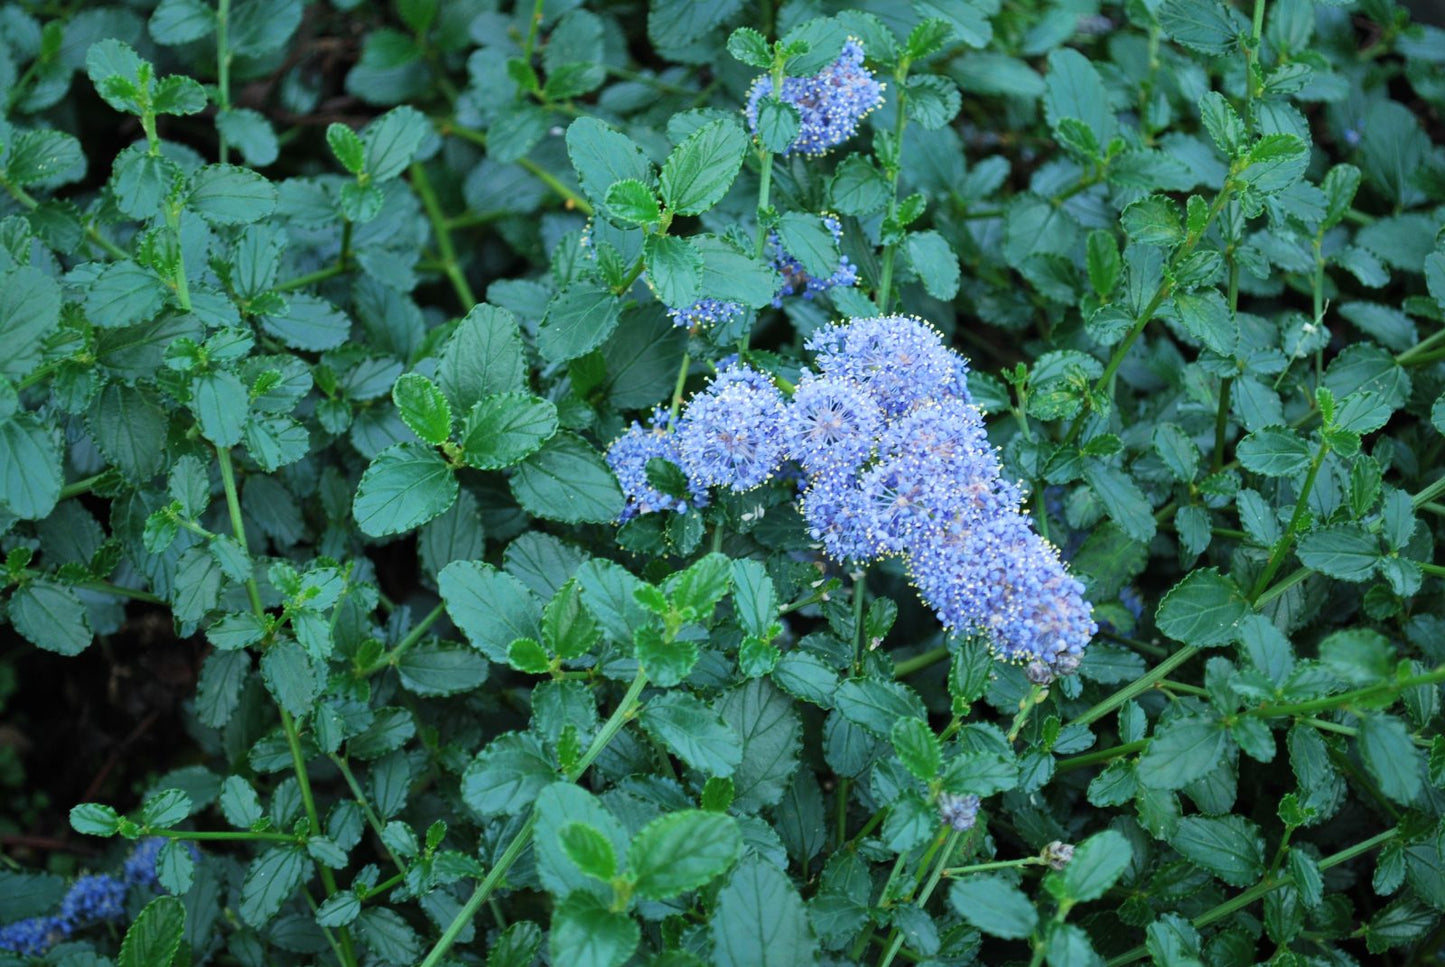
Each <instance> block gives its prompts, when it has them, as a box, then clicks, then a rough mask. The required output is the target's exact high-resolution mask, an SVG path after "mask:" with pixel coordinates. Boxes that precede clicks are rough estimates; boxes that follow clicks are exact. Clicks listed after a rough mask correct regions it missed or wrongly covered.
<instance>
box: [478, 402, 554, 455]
mask: <svg viewBox="0 0 1445 967" xmlns="http://www.w3.org/2000/svg"><path fill="white" fill-rule="evenodd" d="M556 432H557V407H556V406H554V405H553V404H552V403H551V402H549V401H547V400H544V399H539V398H538V397H535V396H529V395H527V394H525V393H502V394H497V395H491V396H484V397H482V398H481V399H479V400H478V401H477V402H476V404H475V405H474V406H473V407H472V409H471V412H469V413H468V414H467V418H466V422H465V424H464V425H463V427H462V433H461V447H462V459H463V460H464V461H466V463H467V465H468V466H471V467H476V468H478V469H480V470H499V469H501V468H502V467H510V466H512V465H513V464H515V463H517V462H518V461H520V460H522V459H524V458H525V457H527V456H529V455H530V454H533V453H535V452H536V451H537V449H538V448H539V447H541V446H542V444H544V443H546V442H547V441H548V440H550V439H551V438H552V436H553V435H554V434H556Z"/></svg>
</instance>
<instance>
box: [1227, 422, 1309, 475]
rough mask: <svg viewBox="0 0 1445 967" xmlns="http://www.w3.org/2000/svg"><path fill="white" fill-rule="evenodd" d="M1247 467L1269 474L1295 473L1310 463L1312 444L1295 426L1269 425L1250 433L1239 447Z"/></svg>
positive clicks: (1247, 468)
mask: <svg viewBox="0 0 1445 967" xmlns="http://www.w3.org/2000/svg"><path fill="white" fill-rule="evenodd" d="M1235 453H1236V455H1237V456H1238V457H1239V462H1240V464H1241V465H1243V467H1244V468H1245V469H1246V470H1249V471H1251V472H1252V473H1257V474H1262V475H1264V476H1266V477H1292V476H1294V475H1295V474H1297V473H1299V472H1301V471H1302V470H1304V469H1305V468H1306V467H1308V466H1309V464H1310V457H1311V453H1310V448H1309V444H1307V443H1306V442H1305V441H1304V440H1303V439H1301V438H1300V435H1299V434H1298V433H1296V432H1295V431H1294V430H1291V429H1290V428H1288V427H1283V426H1274V427H1265V428H1264V429H1261V430H1256V431H1254V432H1253V433H1251V434H1249V435H1248V436H1247V437H1245V438H1244V439H1243V440H1240V441H1239V445H1238V446H1237V447H1236V448H1235Z"/></svg>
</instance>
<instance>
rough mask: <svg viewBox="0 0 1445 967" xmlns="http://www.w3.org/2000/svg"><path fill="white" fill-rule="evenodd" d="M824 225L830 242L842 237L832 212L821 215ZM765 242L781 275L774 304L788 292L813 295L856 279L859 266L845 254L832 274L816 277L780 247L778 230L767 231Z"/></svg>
mask: <svg viewBox="0 0 1445 967" xmlns="http://www.w3.org/2000/svg"><path fill="white" fill-rule="evenodd" d="M823 227H824V228H826V229H827V230H828V231H829V232H831V233H832V235H833V242H834V244H837V243H839V242H842V241H843V225H842V223H841V222H839V221H838V219H837V218H835V217H834V216H832V215H824V216H823ZM768 243H769V245H770V246H771V248H772V250H773V268H774V269H776V270H777V272H778V274H779V275H781V276H782V277H783V287H782V288H781V289H779V290H778V294H777V295H775V296H773V306H774V308H779V309H781V308H782V306H783V297H784V296H790V295H801V296H802V297H803V298H804V299H812V298H813V296H815V295H817V294H818V293H819V292H826V291H827V290H829V289H831V288H834V287H835V286H850V285H857V283H858V270H857V269H856V268H854V267H853V263H852V262H850V261H848V256H846V255H840V256H838V267H837V268H836V269H834V270H833V274H832V275H830V276H828V277H827V278H818V277H817V276H812V275H809V274H808V270H807V269H805V268H803V263H802V262H799V261H798V260H797V259H796V258H794V257H793V256H792V255H790V254H789V253H788V252H787V250H786V249H784V248H783V243H782V241H781V240H780V239H779V238H778V233H777V232H770V233H769V234H768Z"/></svg>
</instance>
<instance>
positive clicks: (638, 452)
mask: <svg viewBox="0 0 1445 967" xmlns="http://www.w3.org/2000/svg"><path fill="white" fill-rule="evenodd" d="M672 429H673V427H672V417H671V414H669V413H668V411H667V410H666V408H664V407H658V408H657V410H656V411H655V412H654V413H653V414H652V425H651V426H648V427H644V426H643V425H642V424H641V423H636V422H634V423H633V424H632V426H630V427H628V429H627V432H626V433H624V434H622V436H620V437H618V438H617V439H616V440H614V441H612V446H610V447H608V448H607V465H608V466H609V467H611V468H612V473H613V474H614V475H615V476H616V477H617V482H618V483H619V484H621V486H622V492H623V493H625V494H627V498H628V499H627V506H626V507H625V508H624V509H623V511H622V517H621V520H623V521H628V520H631V519H632V518H634V517H636V516H637V515H638V514H650V513H653V512H655V511H662V510H675V511H677V512H678V513H682V514H685V513H687V510H688V507H689V506H692V507H706V506H707V487H706V486H705V485H704V484H702V483H700V482H697V481H695V480H692V479H691V478H689V481H688V492H689V495H690V496H691V498H692V499H691V501H688V500H683V499H681V498H679V497H674V496H672V495H671V494H666V493H663V492H662V491H661V490H658V489H657V488H656V487H654V486H653V485H652V482H651V481H649V480H648V479H647V465H648V463H649V462H651V461H653V460H666V461H667V462H669V463H672V464H676V465H678V466H681V465H682V453H681V451H680V450H679V449H678V436H677V434H675V433H673V432H672Z"/></svg>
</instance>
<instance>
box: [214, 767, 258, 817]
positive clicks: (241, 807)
mask: <svg viewBox="0 0 1445 967" xmlns="http://www.w3.org/2000/svg"><path fill="white" fill-rule="evenodd" d="M219 804H220V807H221V814H222V815H223V816H225V817H226V822H228V823H230V824H231V825H232V826H234V827H236V828H237V829H250V828H251V827H252V826H254V825H256V824H257V823H258V822H260V821H261V816H262V815H263V813H262V811H261V800H260V798H259V797H258V796H257V795H256V790H255V789H253V788H252V787H251V784H250V783H249V782H247V781H246V780H245V779H243V778H241V777H240V776H227V777H226V779H225V781H223V782H222V783H221V795H220V800H219Z"/></svg>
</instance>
